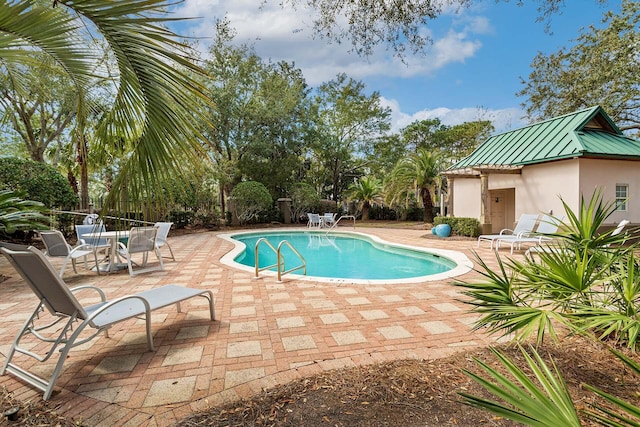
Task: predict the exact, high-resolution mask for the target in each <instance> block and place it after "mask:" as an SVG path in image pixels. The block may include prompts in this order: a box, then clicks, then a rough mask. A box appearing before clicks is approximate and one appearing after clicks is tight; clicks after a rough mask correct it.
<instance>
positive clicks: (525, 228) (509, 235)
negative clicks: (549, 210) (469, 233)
mask: <svg viewBox="0 0 640 427" xmlns="http://www.w3.org/2000/svg"><path fill="white" fill-rule="evenodd" d="M537 221H538V214H522V215H521V216H520V219H518V223H517V224H516V226H515V227H514V228H513V230H512V229H510V228H503V229H502V230H500V233H498V234H481V235H480V236H478V247H480V242H481V241H483V240H486V241H488V242H490V243H491V249H493V245H494V243H495V246H496V249H497V248H498V243H497V242H498V241H499V240H500V239H505V238H506V239H513V238H514V237H527V236H528V235H529V234H531V232H533V228H534V227H535V226H536V222H537Z"/></svg>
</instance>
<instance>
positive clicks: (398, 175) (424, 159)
mask: <svg viewBox="0 0 640 427" xmlns="http://www.w3.org/2000/svg"><path fill="white" fill-rule="evenodd" d="M440 171H441V163H440V157H439V156H438V155H437V154H433V153H431V152H430V151H428V150H426V149H424V148H418V150H417V151H416V152H415V153H413V154H411V155H409V156H407V157H404V158H402V159H401V160H400V161H399V162H398V163H397V164H396V166H395V167H394V168H393V170H392V171H391V175H390V176H389V177H388V178H387V179H386V180H385V194H386V195H387V197H386V201H387V203H389V204H391V205H395V204H402V201H408V200H410V198H411V197H410V196H411V194H412V193H417V194H419V198H420V201H421V202H422V206H423V208H424V221H425V222H428V223H432V222H433V194H434V192H435V188H436V187H439V186H440V184H441V180H440Z"/></svg>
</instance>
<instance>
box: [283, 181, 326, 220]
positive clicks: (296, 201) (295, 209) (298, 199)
mask: <svg viewBox="0 0 640 427" xmlns="http://www.w3.org/2000/svg"><path fill="white" fill-rule="evenodd" d="M289 197H290V198H291V218H292V219H293V220H294V221H295V222H298V221H300V218H301V217H302V216H303V215H305V214H306V213H307V212H315V211H316V210H317V209H318V208H319V206H320V196H319V195H318V193H317V192H316V190H315V188H313V186H311V185H309V184H307V183H304V182H299V183H297V184H294V185H293V187H292V188H291V191H290V192H289Z"/></svg>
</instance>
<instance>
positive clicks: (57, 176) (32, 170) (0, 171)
mask: <svg viewBox="0 0 640 427" xmlns="http://www.w3.org/2000/svg"><path fill="white" fill-rule="evenodd" d="M1 188H6V189H9V190H12V191H14V192H15V194H16V195H17V196H18V197H20V198H22V199H24V200H34V201H37V202H40V203H42V204H44V205H45V206H46V207H48V208H63V209H70V208H73V207H75V206H77V204H78V196H77V195H76V194H75V193H74V192H73V189H72V188H71V184H69V181H67V179H66V178H65V177H64V176H62V174H61V173H60V172H58V171H57V170H56V169H54V168H53V167H51V166H49V165H46V164H44V163H40V162H34V161H32V160H22V159H16V158H0V189H1Z"/></svg>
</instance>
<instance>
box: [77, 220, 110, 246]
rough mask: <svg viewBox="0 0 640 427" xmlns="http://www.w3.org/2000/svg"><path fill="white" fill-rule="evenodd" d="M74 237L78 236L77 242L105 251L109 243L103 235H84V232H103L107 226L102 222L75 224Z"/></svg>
mask: <svg viewBox="0 0 640 427" xmlns="http://www.w3.org/2000/svg"><path fill="white" fill-rule="evenodd" d="M74 228H75V229H76V237H77V238H78V244H79V245H80V244H82V245H89V246H91V247H92V248H94V250H96V251H107V250H108V249H109V248H110V247H111V244H110V243H109V241H108V240H107V239H105V238H104V237H86V236H85V235H86V234H91V233H104V232H106V231H107V228H106V227H105V226H104V224H103V223H102V222H100V223H97V224H82V225H80V224H79V225H76V226H75V227H74Z"/></svg>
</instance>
